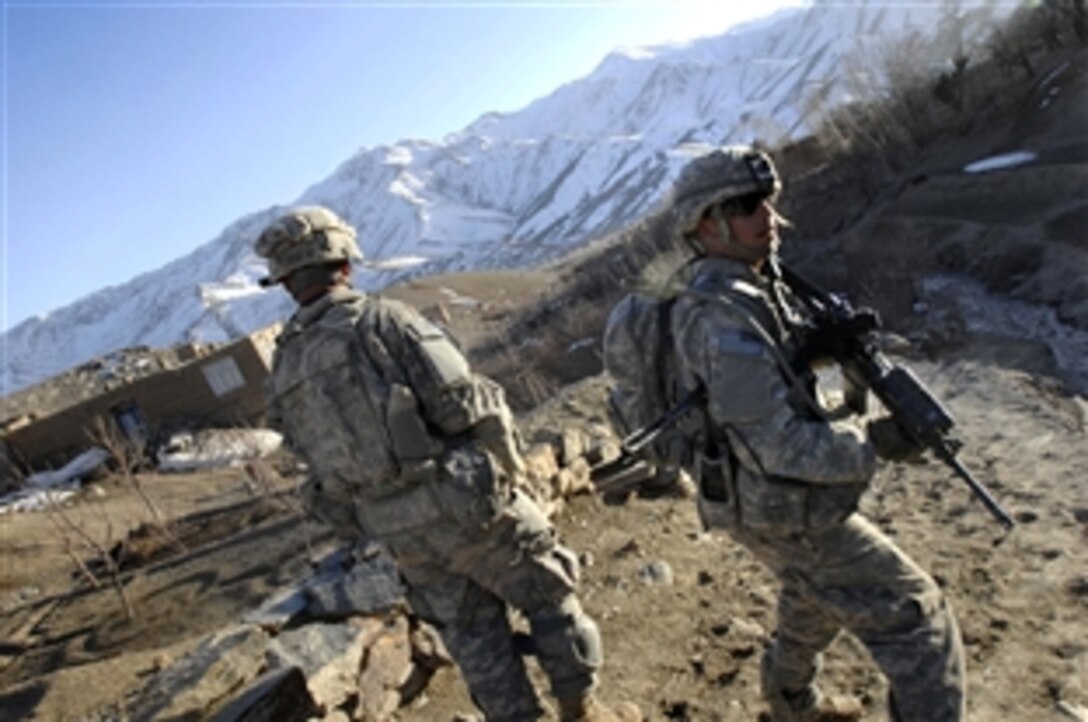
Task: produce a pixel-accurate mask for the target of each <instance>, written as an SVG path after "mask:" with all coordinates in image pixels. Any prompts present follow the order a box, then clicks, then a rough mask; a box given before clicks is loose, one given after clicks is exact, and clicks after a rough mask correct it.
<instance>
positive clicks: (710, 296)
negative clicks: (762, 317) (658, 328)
mask: <svg viewBox="0 0 1088 722" xmlns="http://www.w3.org/2000/svg"><path fill="white" fill-rule="evenodd" d="M684 293H686V294H688V295H690V296H692V297H694V298H698V299H700V300H703V301H707V302H708V303H713V304H715V305H717V306H719V307H720V308H723V309H725V310H726V311H728V312H729V313H730V314H732V315H733V316H734V317H735V318H739V319H741V320H742V321H744V322H745V323H746V324H747V325H748V326H749V327H750V328H751V329H752V330H753V331H755V333H756V335H758V336H759V337H760V339H761V340H762V341H763V343H764V344H765V345H766V346H767V348H768V349H770V351H771V355H772V356H774V360H775V363H776V364H777V365H778V368H779V369H780V370H781V371H782V375H783V376H785V377H786V380H787V381H788V382H789V384H790V385H791V386H792V387H793V388H794V389H796V390H797V391H798V392H799V393H800V394H801V398H802V399H804V401H805V404H806V405H807V406H808V407H809V408H810V409H811V410H812V411H813V413H815V414H816V417H817V418H819V419H823V420H824V421H829V420H830V418H829V417H828V415H827V412H826V411H825V410H824V409H823V407H821V406H820V404H818V403H817V402H816V399H814V398H812V394H811V393H809V390H808V387H807V386H806V385H805V383H804V382H803V381H801V379H800V378H798V377H797V373H796V372H795V371H794V370H793V368H792V367H791V366H790V364H789V362H788V361H787V360H786V357H785V356H784V355H783V354H782V349H781V348H780V347H779V344H778V341H777V340H775V338H774V336H773V335H771V332H770V331H768V330H767V329H766V328H764V327H763V324H761V323H760V322H759V319H758V318H756V315H755V313H754V310H753V308H752V306H751V304H752V301H751V300H750V299H748V298H747V297H746V296H744V295H742V294H741V293H740V292H736V291H734V292H733V293H709V292H707V291H702V290H700V289H697V288H689V289H687V290H686V291H685V292H684Z"/></svg>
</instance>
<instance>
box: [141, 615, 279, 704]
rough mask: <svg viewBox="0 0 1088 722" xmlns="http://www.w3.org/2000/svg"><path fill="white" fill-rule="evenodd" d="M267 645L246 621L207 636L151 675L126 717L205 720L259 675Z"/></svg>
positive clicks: (259, 633) (260, 631) (265, 637)
mask: <svg viewBox="0 0 1088 722" xmlns="http://www.w3.org/2000/svg"><path fill="white" fill-rule="evenodd" d="M267 646H268V635H267V634H265V633H264V632H263V631H262V630H260V629H259V628H257V627H253V626H249V625H245V626H236V627H231V628H228V629H226V630H223V631H221V632H217V633H215V634H212V635H210V636H209V637H208V638H207V639H206V640H205V641H204V642H202V643H201V644H200V645H199V646H198V647H197V648H196V649H194V650H193V651H192V652H190V653H189V654H187V655H186V656H185V657H183V658H181V659H180V660H179V661H178V662H177V663H176V664H173V665H171V666H170V667H168V668H167V669H165V670H163V671H162V672H160V673H158V674H156V675H155V676H154V677H153V678H152V679H151V680H150V682H149V683H148V686H147V687H145V688H144V690H143V691H142V692H141V693H140V695H139V698H138V699H137V701H136V704H135V705H134V706H133V707H132V709H131V710H130V718H131V719H132V720H133V722H140V721H141V720H153V719H206V718H207V715H208V713H209V712H210V711H212V710H213V709H214V708H215V707H216V706H218V705H219V704H221V703H222V702H223V701H224V700H225V699H227V698H229V697H230V696H231V695H232V694H234V693H235V692H236V691H237V690H238V689H239V688H241V687H242V686H243V685H245V684H246V683H247V682H249V681H251V680H253V679H255V678H256V677H257V675H258V674H259V673H260V671H261V668H262V666H263V664H264V651H265V648H266V647H267Z"/></svg>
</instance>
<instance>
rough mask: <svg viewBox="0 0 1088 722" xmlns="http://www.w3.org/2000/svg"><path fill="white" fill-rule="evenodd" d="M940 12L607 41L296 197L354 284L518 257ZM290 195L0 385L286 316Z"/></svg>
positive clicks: (124, 290) (69, 320)
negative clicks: (693, 147) (273, 254)
mask: <svg viewBox="0 0 1088 722" xmlns="http://www.w3.org/2000/svg"><path fill="white" fill-rule="evenodd" d="M986 7H989V6H986ZM940 12H941V11H940V9H939V8H936V7H928V9H925V10H922V9H919V8H917V7H900V6H895V7H885V6H881V5H880V4H878V3H868V4H866V3H860V4H856V5H851V6H850V7H845V6H838V5H824V4H819V3H817V4H815V5H813V6H810V7H807V8H800V9H791V10H788V11H780V12H779V13H777V14H775V15H773V16H771V17H769V18H764V19H762V20H756V21H753V22H752V23H747V24H744V25H742V26H739V27H737V28H734V29H733V30H731V31H728V32H726V33H724V34H723V35H720V36H716V37H711V38H703V39H699V40H695V41H691V42H689V43H686V44H683V45H678V46H655V47H653V48H644V49H642V51H641V52H639V53H635V54H632V53H631V52H630V51H628V52H627V53H626V54H623V53H620V54H617V53H613V54H610V55H608V56H607V57H606V58H605V59H604V60H602V62H601V63H600V64H599V65H598V67H597V69H596V70H594V71H593V72H592V73H590V74H589V75H587V76H585V77H583V78H581V79H578V80H575V81H572V82H570V83H567V84H565V85H562V86H560V87H559V88H557V89H556V90H555V91H553V92H552V93H551V94H549V95H547V96H545V97H543V98H540V99H538V100H536V101H533V102H532V103H530V104H529V105H527V106H526V107H525V108H523V109H521V110H519V111H515V112H513V113H485V114H483V115H481V116H480V118H478V119H477V120H476V121H474V122H473V123H470V124H469V125H468V126H467V127H466V128H465V129H463V130H461V131H458V132H454V133H450V134H448V135H447V136H446V137H445V138H444V139H442V140H440V141H434V140H405V141H399V142H397V143H394V144H391V145H383V146H378V147H376V148H373V149H365V148H364V149H361V150H360V151H358V152H357V153H356V154H355V155H354V156H352V157H351V158H349V159H347V160H345V161H344V162H343V163H341V164H340V166H339V167H337V169H336V170H335V171H334V172H333V173H332V174H330V175H329V176H328V177H327V178H325V179H322V180H320V181H318V182H315V183H314V184H312V185H310V186H309V187H308V188H307V189H306V190H305V191H304V192H303V193H302V194H301V196H300V197H299V198H298V199H297V201H296V203H295V204H322V205H327V206H329V207H331V208H333V209H335V210H336V211H338V212H339V213H341V214H342V215H343V216H344V217H345V218H346V219H347V220H348V221H349V222H351V223H352V224H353V225H355V226H356V228H357V229H358V231H359V237H360V240H361V243H362V246H363V249H364V252H365V253H366V255H367V256H368V258H369V259H370V261H369V263H367V264H366V265H365V266H364V267H363V268H361V269H359V270H358V271H357V273H356V283H357V284H358V285H359V286H360V287H362V288H364V289H367V290H375V289H378V288H381V287H383V286H385V285H387V284H388V283H390V282H392V281H395V280H397V279H400V278H403V277H405V276H407V275H410V274H419V273H432V272H451V271H460V270H473V269H487V268H529V267H532V266H534V265H536V264H539V263H542V262H545V261H548V260H551V259H554V258H557V257H559V256H561V255H563V254H564V253H566V252H569V251H570V250H572V249H575V248H578V247H579V246H581V245H582V244H584V243H586V242H588V241H589V240H592V239H594V238H598V237H601V236H603V235H606V234H609V233H612V232H615V231H618V230H620V229H621V228H623V227H625V226H626V225H628V224H630V223H631V222H633V221H635V220H637V219H638V218H639V217H641V216H643V215H644V214H646V213H647V212H648V211H649V210H651V209H652V208H653V207H654V206H655V205H656V204H657V203H658V202H659V201H660V199H661V197H662V195H663V193H664V192H665V191H666V190H667V188H668V186H669V183H670V182H671V180H672V179H673V178H674V177H675V175H676V173H677V172H678V171H679V168H680V167H681V166H682V165H683V163H684V158H685V156H684V154H683V153H678V152H676V151H677V149H678V148H680V147H682V146H683V145H684V144H685V143H692V142H703V143H725V142H739V141H744V142H748V141H751V140H753V139H757V138H758V139H762V140H768V141H771V142H778V141H782V140H785V139H788V138H791V137H796V136H797V135H799V134H802V133H803V132H804V131H805V127H804V122H803V121H804V117H805V115H806V113H808V109H807V108H806V107H805V106H806V103H809V101H810V100H811V94H812V93H816V94H818V95H819V96H820V97H822V98H825V99H827V102H837V101H835V99H836V98H837V99H839V100H841V99H847V98H849V97H850V90H849V89H848V88H847V85H848V83H847V82H846V80H848V79H843V78H841V77H837V76H838V75H840V73H838V69H839V68H840V66H842V65H843V64H844V63H846V64H848V63H847V61H846V58H848V57H858V56H859V54H860V55H865V54H870V55H871V54H872V53H873V50H872V47H871V46H873V45H874V44H875V42H874V39H876V38H879V39H880V41H881V42H882V43H887V42H890V38H892V37H895V36H897V35H901V34H902V33H903V32H908V31H909V30H910V29H911V28H915V29H917V28H920V27H926V24H927V23H929V24H932V22H933V20H934V19H936V18H939V13H940ZM1001 12H1002V11H1001V10H1000V8H999V7H993V8H990V9H989V10H988V11H987V12H985V13H982V14H980V11H979V10H972V11H971V12H970V13H968V14H967V15H965V16H964V21H963V23H964V25H965V27H978V28H981V27H984V26H986V25H987V24H988V23H991V22H993V21H994V20H995V19H997V18H998V17H1000V15H1001ZM847 28H849V29H850V32H847V31H846V29H847ZM977 35H978V36H979V37H982V34H981V33H979V34H977ZM633 55H637V57H633ZM854 62H855V64H856V63H857V62H858V61H856V60H855V61H854ZM802 91H805V92H802ZM295 204H291V205H295ZM285 207H286V206H272V207H270V208H266V209H263V210H258V211H254V212H251V213H248V214H246V215H243V216H241V217H240V218H239V219H238V220H236V221H235V222H233V223H232V224H230V225H229V226H227V227H226V228H225V229H224V230H223V231H222V232H221V233H220V234H218V235H217V236H216V237H215V238H214V239H212V240H210V241H208V242H206V243H204V244H202V245H200V246H199V247H197V248H196V249H194V250H193V251H191V252H189V253H188V254H185V255H184V256H182V257H180V258H178V259H176V260H175V261H172V262H171V263H168V264H167V265H166V266H163V267H162V268H160V269H157V270H155V271H149V272H147V273H145V274H141V275H140V276H137V277H136V278H134V279H132V280H130V281H128V282H126V283H124V284H119V285H117V286H112V287H109V288H106V289H102V290H101V291H98V292H96V293H93V294H91V295H89V296H87V297H85V298H83V299H80V300H79V301H77V302H75V303H73V304H69V305H68V306H65V307H63V308H61V309H58V310H56V311H53V312H51V313H49V314H45V315H43V316H40V317H37V318H33V319H28V320H26V321H24V322H22V323H20V324H19V325H17V326H15V327H14V328H12V329H10V330H9V331H7V332H6V333H5V334H4V335H3V344H4V347H5V354H4V359H3V363H2V367H0V386H2V388H3V389H4V392H5V393H10V392H11V391H13V390H16V389H19V388H21V387H24V386H27V385H29V384H31V383H34V382H35V381H38V380H40V379H42V378H46V377H48V376H50V375H53V374H56V373H58V372H61V371H63V370H64V369H67V368H70V367H72V366H75V365H78V364H79V363H81V362H83V361H86V360H88V359H91V358H94V357H96V356H100V355H103V354H105V353H109V352H110V351H114V350H117V349H121V348H126V347H132V346H138V345H149V346H167V345H171V344H174V343H179V342H182V341H199V342H215V341H225V340H228V339H229V338H232V337H235V336H237V335H239V334H242V333H246V332H248V331H252V330H254V329H256V328H259V327H261V326H264V325H267V324H269V323H272V322H274V321H277V320H281V319H283V318H284V317H285V316H286V315H288V314H289V312H290V303H289V300H288V299H287V298H286V297H285V296H284V295H283V294H277V293H263V292H261V290H260V288H259V287H258V286H257V284H256V281H257V279H259V278H260V277H261V276H263V275H264V268H263V263H262V262H261V261H260V259H258V258H257V257H256V256H255V255H254V254H253V251H252V241H253V238H255V237H256V235H257V234H258V233H259V231H260V228H261V227H263V226H264V225H265V224H266V223H267V222H269V221H270V220H271V219H272V218H273V217H275V216H276V215H277V214H278V213H280V212H282V210H284V208H285ZM413 264H414V265H413Z"/></svg>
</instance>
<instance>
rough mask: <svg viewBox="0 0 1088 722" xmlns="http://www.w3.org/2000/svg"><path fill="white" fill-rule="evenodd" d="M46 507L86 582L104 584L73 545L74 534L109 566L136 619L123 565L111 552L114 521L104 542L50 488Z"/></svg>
mask: <svg viewBox="0 0 1088 722" xmlns="http://www.w3.org/2000/svg"><path fill="white" fill-rule="evenodd" d="M46 510H47V511H48V513H49V520H50V521H51V522H52V523H53V525H54V527H55V528H56V529H57V533H58V534H59V535H60V538H61V541H62V543H63V544H64V552H65V554H67V555H68V558H69V559H71V560H72V561H73V562H74V563H75V565H76V568H77V569H78V570H79V573H80V575H81V576H83V578H84V579H85V580H87V582H88V583H89V584H90V585H91V586H92V587H93V588H95V589H99V588H101V586H102V584H101V581H100V580H99V579H98V576H97V575H96V574H95V573H94V572H93V571H91V568H90V567H89V566H88V565H87V563H86V562H85V561H84V560H83V557H81V556H80V555H79V554H78V553H77V552H76V550H75V549H74V548H73V537H74V538H75V539H77V540H78V541H80V542H82V544H83V546H84V547H86V548H87V549H88V550H89V551H91V552H92V553H93V554H94V556H95V558H97V559H98V560H99V561H100V563H101V564H102V566H103V568H104V569H105V570H106V574H107V575H108V576H109V579H110V583H111V584H112V585H113V588H114V591H116V592H117V597H118V599H120V600H121V606H122V607H123V608H124V610H125V618H126V619H133V618H134V617H135V616H136V613H135V611H134V610H133V607H132V603H131V602H130V601H129V598H128V594H127V593H126V592H125V584H124V581H123V580H122V579H121V566H120V565H119V564H118V563H117V560H116V559H114V557H113V555H112V554H110V552H109V547H110V546H112V545H111V544H110V540H111V539H112V538H113V522H112V520H109V519H107V523H106V531H105V537H106V543H105V544H104V545H103V544H101V543H99V542H98V541H97V540H96V539H95V538H94V537H93V536H91V535H90V533H88V532H87V530H86V529H84V528H83V526H82V525H81V524H78V523H76V522H75V521H73V519H72V518H71V517H70V516H69V515H68V513H67V512H66V511H65V510H64V507H63V506H61V504H59V503H57V501H56V499H55V498H54V497H53V496H52V494H51V493H50V492H47V493H46Z"/></svg>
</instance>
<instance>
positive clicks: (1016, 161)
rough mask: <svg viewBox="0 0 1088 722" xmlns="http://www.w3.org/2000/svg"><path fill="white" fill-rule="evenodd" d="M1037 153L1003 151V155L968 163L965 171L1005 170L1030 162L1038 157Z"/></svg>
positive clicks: (964, 168)
mask: <svg viewBox="0 0 1088 722" xmlns="http://www.w3.org/2000/svg"><path fill="white" fill-rule="evenodd" d="M1038 157H1039V156H1037V155H1036V154H1035V153H1032V152H1031V151H1028V150H1017V151H1013V152H1012V153H1002V154H1001V155H993V156H990V157H989V158H983V159H982V160H976V161H975V162H974V163H968V164H967V165H965V166H964V167H963V172H964V173H989V172H990V171H992V170H1004V169H1006V168H1015V167H1016V166H1018V165H1024V164H1025V163H1030V162H1032V161H1033V160H1035V159H1036V158H1038Z"/></svg>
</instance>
